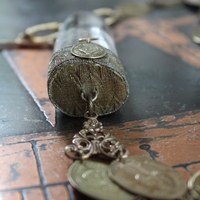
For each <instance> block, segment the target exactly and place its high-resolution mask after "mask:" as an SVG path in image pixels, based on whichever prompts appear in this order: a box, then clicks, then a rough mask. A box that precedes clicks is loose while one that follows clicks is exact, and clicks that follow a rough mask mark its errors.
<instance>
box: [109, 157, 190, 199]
mask: <svg viewBox="0 0 200 200" xmlns="http://www.w3.org/2000/svg"><path fill="white" fill-rule="evenodd" d="M108 174H109V176H110V178H111V179H112V180H113V181H115V182H116V183H118V184H119V185H120V186H121V187H123V188H125V189H127V190H128V191H129V192H133V193H135V194H140V195H142V196H145V197H148V198H153V199H159V200H160V199H176V198H181V197H182V196H183V194H184V193H185V192H186V190H187V185H186V181H185V180H184V178H183V177H182V176H181V174H179V173H178V172H177V171H176V170H174V169H172V168H171V167H169V166H167V165H165V164H162V163H159V162H156V161H154V160H150V159H147V158H144V157H139V156H134V157H129V158H126V159H124V160H123V161H122V162H119V161H117V160H115V161H113V162H112V163H111V164H110V167H109V169H108Z"/></svg>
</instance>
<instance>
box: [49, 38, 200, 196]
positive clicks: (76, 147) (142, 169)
mask: <svg viewBox="0 0 200 200" xmlns="http://www.w3.org/2000/svg"><path fill="white" fill-rule="evenodd" d="M94 39H97V38H93V37H91V35H88V37H87V38H85V39H81V38H80V40H81V41H83V40H85V41H86V43H83V44H81V43H79V44H78V45H75V46H69V47H68V48H66V49H65V48H64V49H62V50H63V51H60V52H57V51H56V50H55V51H56V53H55V55H54V56H53V58H52V61H51V63H50V70H49V88H50V89H49V94H50V99H51V100H52V102H53V101H54V99H55V98H56V97H57V96H59V95H57V94H56V95H55V96H53V95H54V94H53V93H52V92H51V87H53V86H52V85H51V84H52V79H53V76H54V75H55V71H56V70H57V69H54V68H55V67H54V65H56V66H57V65H60V64H61V63H62V64H63V63H64V62H66V59H65V56H66V55H67V56H69V55H70V56H75V57H78V59H79V58H81V59H83V60H85V59H101V58H104V57H105V56H106V55H107V54H109V55H111V54H112V53H111V52H105V50H104V49H102V48H101V46H98V45H96V44H95V45H94V44H93V43H91V40H94ZM58 48H59V47H58ZM55 49H56V47H55ZM59 62H60V63H59ZM87 62H88V60H87V61H85V62H84V65H86V64H87ZM102 62H103V61H102ZM102 62H101V63H100V64H102ZM74 63H78V61H75V62H74ZM74 63H70V62H69V63H67V64H74ZM89 64H91V63H89ZM89 64H88V65H89ZM95 64H99V63H95ZM96 67H97V70H99V71H101V69H100V67H99V66H98V65H97V66H96ZM77 68H78V67H77ZM53 70H54V71H53ZM81 70H82V69H81ZM81 70H79V69H78V70H77V71H75V73H78V74H79V76H80V77H82V76H83V75H84V73H83V72H82V71H81ZM90 71H92V70H90ZM108 71H109V70H108ZM71 73H73V71H72V72H71ZM101 73H102V72H100V74H101ZM106 74H109V73H106ZM91 76H93V75H91ZM101 76H102V77H103V73H102V74H101V75H100V77H101ZM111 77H112V75H111ZM54 78H55V77H54ZM89 78H90V77H89ZM69 79H72V80H74V79H75V78H74V77H72V76H71V77H69ZM91 79H92V78H91ZM121 79H122V80H125V78H124V77H123V73H122V78H121ZM55 81H57V83H56V84H57V85H58V86H59V85H60V86H62V85H63V82H61V81H63V77H61V73H60V75H58V76H57V78H56V79H55ZM86 85H87V86H86V87H84V89H85V90H84V89H83V88H81V87H80V91H79V99H80V100H81V102H82V103H80V104H79V103H78V105H81V104H83V105H82V107H83V108H80V111H74V108H73V107H70V106H68V108H70V109H71V108H72V111H64V110H62V109H63V108H62V107H60V104H59V103H60V102H59V101H60V100H62V98H61V97H60V96H59V98H58V102H53V103H54V104H55V106H56V107H57V108H59V109H60V110H62V111H63V112H66V113H67V114H68V115H72V116H74V115H76V113H78V114H77V115H78V116H79V115H83V114H84V113H85V117H86V118H87V119H88V121H87V122H85V123H84V129H82V130H81V131H80V132H79V134H77V135H75V136H74V140H73V143H74V144H73V145H70V146H67V147H66V154H67V155H68V156H69V157H72V158H77V159H80V160H81V161H77V162H75V163H74V164H73V165H72V166H71V168H70V170H69V176H70V181H71V183H72V185H73V186H74V187H75V188H77V189H78V190H80V191H81V192H83V193H85V194H87V195H89V196H92V197H95V198H97V199H111V198H112V196H108V197H101V196H100V195H101V192H99V191H97V192H98V193H97V194H91V193H90V191H93V189H92V188H91V187H92V186H93V185H94V184H95V183H96V182H102V185H104V186H105V187H108V188H110V187H112V188H114V191H112V190H105V187H104V189H103V190H105V191H104V194H106V193H110V192H109V191H112V192H111V194H115V197H114V198H117V197H119V198H120V199H125V198H127V199H136V198H137V199H142V198H143V199H145V197H147V198H148V197H149V198H154V199H161V198H162V199H174V198H181V196H182V195H184V193H185V191H186V183H185V181H184V180H183V178H182V177H181V176H180V175H179V174H177V173H176V172H174V171H172V172H171V171H170V170H171V168H169V167H167V166H165V165H162V164H158V163H157V162H154V161H153V162H152V161H150V160H146V159H144V158H141V157H128V158H127V156H128V152H127V150H126V148H124V147H123V146H122V145H120V143H119V141H118V140H117V139H116V138H114V137H113V136H111V135H110V133H109V132H107V131H106V130H104V129H103V127H102V124H101V123H99V122H98V121H97V114H96V110H97V109H98V106H96V105H95V103H96V101H97V99H98V97H99V95H100V94H101V92H100V90H99V89H97V88H96V87H90V86H91V85H92V86H94V84H91V82H90V84H86ZM88 85H89V88H88ZM79 86H82V85H81V84H79ZM95 86H96V85H95ZM124 88H126V89H124ZM124 88H123V89H122V91H126V92H125V98H123V100H122V101H121V102H120V103H121V104H123V103H124V101H125V99H126V97H127V96H128V92H127V91H128V90H127V88H128V87H127V83H126V81H125V83H124ZM55 90H56V92H57V91H58V90H59V88H57V89H55ZM66 96H68V95H66ZM64 103H65V102H64ZM99 104H101V103H99ZM121 104H119V105H121ZM61 105H62V102H61ZM78 105H77V106H75V108H76V107H78ZM116 107H117V106H113V108H112V109H111V110H108V111H106V112H105V111H103V112H102V114H107V113H111V112H114V111H115V110H116V109H117V108H116ZM64 108H65V104H64ZM84 109H86V110H84ZM82 110H83V111H82ZM103 110H105V109H103ZM81 111H82V113H81ZM69 112H71V113H69ZM79 113H80V114H79ZM98 113H101V112H99V111H98ZM72 153H75V155H72ZM95 154H103V155H104V156H108V157H111V158H113V159H117V160H115V161H114V162H112V163H111V165H110V167H109V169H108V174H109V177H110V179H107V180H106V181H105V180H104V179H105V177H107V178H108V176H107V172H106V170H107V166H106V165H105V164H102V163H99V162H97V161H88V160H85V159H87V158H89V157H90V156H92V155H95ZM151 167H152V168H153V170H151ZM130 168H131V170H130ZM163 169H164V170H163ZM95 171H96V172H95ZM166 171H169V174H170V175H171V176H170V175H169V174H168V173H166ZM79 172H81V173H79ZM99 172H100V174H99ZM77 174H79V175H78V177H77ZM88 174H89V178H88ZM75 175H76V176H75ZM158 175H159V176H158ZM74 176H75V177H74ZM90 176H91V177H90ZM160 176H161V177H162V178H163V179H164V180H163V179H162V178H161V179H160V178H159V177H160ZM80 177H81V178H83V180H84V179H86V181H87V180H89V183H90V185H88V186H87V184H85V183H87V182H83V183H82V184H80V185H86V186H87V189H90V190H89V192H85V190H84V189H82V188H80V185H79V183H80V182H76V180H77V179H80ZM92 177H93V179H91V178H92ZM98 177H99V179H97V178H98ZM102 177H103V178H102ZM124 177H126V178H124ZM129 177H130V178H129ZM101 178H102V179H101ZM111 179H112V180H113V181H114V182H116V183H117V184H118V185H120V186H122V187H124V188H125V190H128V191H129V192H131V193H133V194H134V195H131V194H130V193H127V192H125V190H121V189H120V188H119V187H118V185H112V186H108V184H110V183H111V184H113V182H112V181H111ZM123 179H124V180H123ZM96 180H100V181H96ZM132 180H134V181H135V182H132ZM137 181H139V182H140V183H141V185H140V186H142V184H144V188H143V187H139V188H137V187H136V186H137V185H138V182H137ZM104 182H106V184H105V183H104ZM163 182H164V183H167V184H164V183H163ZM158 183H161V184H158ZM170 183H171V184H170ZM189 183H190V184H189V185H190V187H189V189H192V190H190V191H189V192H188V193H187V194H186V195H187V196H188V197H186V198H187V199H189V198H196V199H198V186H197V187H194V185H195V184H196V183H197V185H198V174H197V175H196V176H194V178H193V179H191V180H190V181H189ZM131 184H133V185H134V187H132V186H131ZM152 185H153V186H154V187H157V188H159V189H158V192H157V190H156V189H155V188H151V187H150V186H152ZM158 185H160V186H161V187H158ZM172 185H173V187H172ZM130 186H131V187H130ZM116 187H117V188H116ZM162 188H163V191H162V190H161V189H162ZM115 189H116V190H115ZM193 189H195V190H193ZM152 190H154V192H152ZM115 191H119V193H115ZM164 191H167V192H166V194H165V193H164ZM174 191H175V192H174ZM159 192H160V194H159ZM152 193H154V194H152ZM168 193H169V194H168ZM111 194H109V195H111ZM116 194H117V195H116ZM135 194H137V195H135ZM120 195H122V196H120ZM123 195H125V196H123ZM189 195H190V197H189ZM195 195H196V196H195ZM141 196H145V197H141ZM191 196H193V197H191ZM183 198H185V197H183Z"/></svg>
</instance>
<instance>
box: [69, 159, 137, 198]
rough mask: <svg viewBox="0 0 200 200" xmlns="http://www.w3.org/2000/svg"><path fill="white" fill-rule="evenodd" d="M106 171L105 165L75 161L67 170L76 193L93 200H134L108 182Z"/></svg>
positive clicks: (115, 185)
mask: <svg viewBox="0 0 200 200" xmlns="http://www.w3.org/2000/svg"><path fill="white" fill-rule="evenodd" d="M107 169H108V165H107V164H103V163H99V162H95V161H88V160H83V161H82V162H81V161H79V160H77V161H75V162H74V163H73V164H72V165H71V166H70V168H69V172H68V177H69V181H70V183H71V184H72V186H73V187H74V188H76V189H77V190H78V191H80V192H82V193H83V194H85V195H87V196H89V197H92V198H95V199H101V200H111V199H113V200H136V196H134V195H133V194H130V193H128V192H126V191H125V190H123V189H121V188H120V187H119V186H118V185H117V184H115V183H114V182H112V181H111V180H110V178H109V176H108V174H107Z"/></svg>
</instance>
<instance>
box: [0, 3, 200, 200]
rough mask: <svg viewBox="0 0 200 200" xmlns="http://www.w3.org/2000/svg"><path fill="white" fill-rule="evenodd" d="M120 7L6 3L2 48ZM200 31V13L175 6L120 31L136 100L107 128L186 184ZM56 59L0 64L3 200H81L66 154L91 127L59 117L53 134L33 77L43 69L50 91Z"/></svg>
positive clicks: (27, 53)
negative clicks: (29, 33)
mask: <svg viewBox="0 0 200 200" xmlns="http://www.w3.org/2000/svg"><path fill="white" fill-rule="evenodd" d="M119 2H122V1H97V2H96V1H95V2H91V1H89V0H87V1H86V0H85V1H78V0H76V1H61V0H58V1H52V0H50V1H49V0H48V1H46V0H44V1H39V0H36V1H22V0H16V1H11V0H1V6H0V16H1V20H0V28H1V31H0V38H2V39H12V38H14V37H15V36H16V35H17V34H18V32H21V31H23V30H24V29H25V28H27V27H28V26H32V25H35V24H39V23H44V22H51V21H63V20H64V19H65V18H66V16H67V15H68V14H70V13H71V12H73V11H77V10H81V9H84V10H92V9H95V8H100V7H111V8H113V7H114V6H115V5H116V4H118V3H119ZM197 24H198V15H197V10H196V9H195V8H191V7H186V6H177V7H173V8H168V9H160V8H157V9H155V10H154V11H153V12H152V13H150V14H149V15H147V16H144V17H141V18H135V19H134V18H129V19H125V20H122V21H120V22H119V23H118V24H116V25H115V26H114V27H112V31H113V34H114V37H115V41H116V44H117V50H118V54H119V57H120V59H121V61H122V63H123V65H124V68H125V71H126V73H127V78H128V82H129V84H130V98H129V100H128V101H127V103H126V104H125V105H124V106H123V107H122V108H121V109H120V110H119V111H118V112H116V113H114V114H112V115H108V116H104V117H100V118H99V120H100V121H102V122H103V124H104V126H105V128H106V129H108V130H110V131H111V133H112V134H114V135H115V136H116V137H117V138H119V139H120V141H121V142H122V143H123V144H124V145H125V146H126V147H127V148H128V149H129V151H130V152H131V154H132V155H144V156H148V157H151V158H153V159H156V160H158V161H161V162H164V163H167V164H168V165H170V166H172V167H174V168H176V169H177V170H179V171H180V172H181V173H182V174H183V175H184V177H185V178H186V179H188V178H189V177H190V176H191V175H192V174H193V173H195V172H196V171H198V170H199V169H200V154H199V151H200V145H199V144H200V134H199V131H200V123H199V122H200V110H199V107H200V87H199V86H200V47H199V45H197V44H194V43H193V42H192V41H191V35H192V33H193V31H194V28H195V26H196V25H197ZM51 53H52V52H51V51H50V50H9V51H3V52H2V55H1V56H0V63H1V64H0V72H1V73H0V97H1V98H0V113H1V115H0V141H1V143H0V157H1V159H0V195H1V196H2V199H3V200H10V199H12V200H13V199H16V200H20V199H22V200H24V199H25V200H31V199H40V200H44V199H45V200H51V199H52V200H54V199H55V200H57V199H59V200H62V199H63V200H66V199H70V200H72V199H75V197H74V195H73V194H72V190H71V186H70V185H69V183H68V179H67V170H68V167H69V166H70V164H71V163H72V161H71V160H70V159H69V158H67V157H66V156H65V155H64V147H65V146H66V145H67V144H70V143H71V138H72V136H73V134H74V133H75V132H77V131H78V130H80V129H81V126H82V122H83V121H84V119H82V118H70V117H68V116H65V115H64V114H62V113H60V112H58V111H57V113H56V126H55V127H52V126H51V125H50V124H49V123H48V121H46V118H45V116H44V114H43V112H41V111H40V109H39V107H38V106H37V104H36V102H35V100H34V99H33V96H36V97H37V99H38V102H39V103H40V104H41V105H44V104H45V102H46V101H47V99H45V98H44V97H45V95H44V94H43V93H42V92H43V90H42V89H41V85H39V82H38V84H37V79H36V78H35V77H33V75H35V72H38V68H40V69H43V72H39V75H38V74H36V75H37V76H41V77H42V80H43V81H44V83H45V80H46V76H45V70H46V68H47V67H48V61H49V59H50V57H51ZM36 65H37V67H38V68H37V67H36ZM13 69H15V70H16V71H14V70H13ZM16 72H17V73H19V74H20V76H19V74H18V75H17V74H16ZM23 72H26V73H23ZM31 74H32V76H31ZM37 76H36V77H37ZM21 80H23V81H24V82H25V83H24V82H21ZM25 85H28V86H29V90H27V87H25ZM37 86H38V88H39V89H37ZM39 86H40V87H39ZM30 92H31V94H33V95H32V96H31V95H30ZM76 199H83V197H80V196H79V197H78V198H76ZM86 199H87V198H86Z"/></svg>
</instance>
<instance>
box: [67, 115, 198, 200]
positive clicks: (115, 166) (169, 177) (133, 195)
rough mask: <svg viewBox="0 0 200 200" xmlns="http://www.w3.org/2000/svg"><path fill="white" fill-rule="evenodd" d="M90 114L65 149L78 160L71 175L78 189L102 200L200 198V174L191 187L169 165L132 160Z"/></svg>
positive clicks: (189, 183)
mask: <svg viewBox="0 0 200 200" xmlns="http://www.w3.org/2000/svg"><path fill="white" fill-rule="evenodd" d="M89 115H90V114H89V113H88V112H87V113H86V115H85V117H86V118H87V119H88V120H87V121H86V122H84V124H83V129H82V130H80V131H79V133H78V134H76V135H74V137H73V140H72V144H71V145H68V146H66V148H65V153H66V154H67V155H68V156H69V157H70V158H72V159H74V160H76V161H75V162H74V163H73V164H72V165H71V166H70V168H69V172H68V177H69V181H70V183H71V185H72V186H73V187H74V188H75V189H77V190H78V191H79V192H81V193H83V194H85V195H87V196H89V197H91V198H94V199H100V200H149V199H155V200H156V199H157V200H162V199H163V200H164V199H165V200H167V199H168V200H169V199H174V200H175V199H176V200H199V199H200V171H199V172H197V173H196V174H195V175H194V176H193V177H192V178H190V180H189V181H188V184H187V183H186V181H185V179H184V178H183V177H182V175H181V174H180V173H179V172H178V171H176V170H174V169H173V168H171V167H169V166H168V165H166V164H163V163H159V162H157V161H155V160H152V159H150V158H146V157H141V156H130V157H129V156H128V150H127V149H126V148H125V147H123V146H122V145H121V144H120V142H119V140H117V138H115V137H114V136H112V135H111V134H110V133H109V132H108V131H107V130H105V129H104V128H103V126H102V123H100V122H99V121H98V120H97V115H96V113H93V116H92V117H90V116H89ZM94 155H95V157H94ZM106 158H107V159H106ZM108 158H109V160H108Z"/></svg>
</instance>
